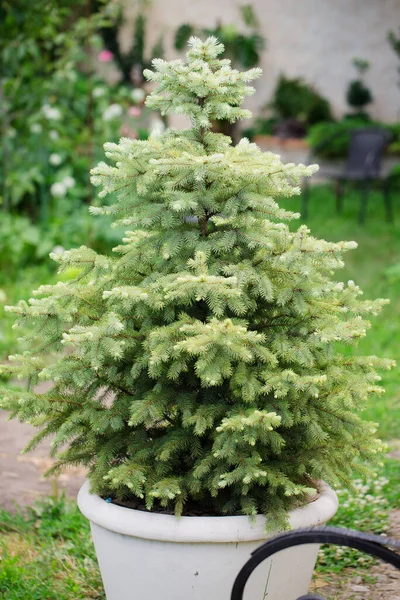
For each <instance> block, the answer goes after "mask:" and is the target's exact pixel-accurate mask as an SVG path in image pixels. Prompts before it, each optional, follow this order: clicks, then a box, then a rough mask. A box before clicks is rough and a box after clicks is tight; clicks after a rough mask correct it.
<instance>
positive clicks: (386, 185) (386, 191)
mask: <svg viewBox="0 0 400 600" xmlns="http://www.w3.org/2000/svg"><path fill="white" fill-rule="evenodd" d="M383 201H384V203H385V212H386V221H387V222H388V223H393V208H392V198H391V196H390V181H389V179H386V180H385V181H384V182H383Z"/></svg>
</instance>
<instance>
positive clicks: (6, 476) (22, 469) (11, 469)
mask: <svg viewBox="0 0 400 600" xmlns="http://www.w3.org/2000/svg"><path fill="white" fill-rule="evenodd" d="M33 433H34V429H33V427H32V426H30V425H26V424H24V423H19V422H18V421H16V420H13V421H7V413H6V412H5V411H0V506H2V507H3V508H5V509H7V510H12V509H13V507H14V504H15V502H16V503H17V504H19V505H21V506H24V505H27V504H32V502H33V501H34V500H35V499H37V498H40V497H41V496H48V495H49V494H51V493H53V492H54V486H55V483H54V479H53V481H52V480H48V479H42V475H43V473H44V472H45V471H46V469H48V468H49V467H50V466H51V464H52V460H51V459H50V458H49V451H50V441H48V440H46V441H44V442H42V443H41V444H40V446H39V447H38V448H36V449H35V450H34V451H32V452H30V453H29V454H26V455H23V454H21V450H22V449H23V448H24V447H25V446H26V444H27V443H28V442H29V440H30V439H31V437H32V434H33ZM84 479H85V473H84V470H83V469H81V468H73V469H68V471H67V472H66V473H65V474H63V475H60V476H59V477H58V480H57V481H58V484H57V486H58V489H59V490H60V489H62V490H65V491H66V493H67V495H68V496H76V494H77V492H78V490H79V487H80V486H81V485H82V483H83V481H84Z"/></svg>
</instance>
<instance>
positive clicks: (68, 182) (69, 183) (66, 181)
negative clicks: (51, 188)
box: [62, 175, 75, 189]
mask: <svg viewBox="0 0 400 600" xmlns="http://www.w3.org/2000/svg"><path fill="white" fill-rule="evenodd" d="M62 183H63V184H64V185H65V187H66V188H67V189H69V188H72V187H74V185H75V179H74V178H73V177H71V176H70V175H66V177H64V179H63V180H62Z"/></svg>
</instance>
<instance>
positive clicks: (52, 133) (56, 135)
mask: <svg viewBox="0 0 400 600" xmlns="http://www.w3.org/2000/svg"><path fill="white" fill-rule="evenodd" d="M59 137H60V135H59V133H58V131H56V130H55V129H52V130H51V131H49V138H50V139H51V140H53V142H54V141H55V140H58V138H59Z"/></svg>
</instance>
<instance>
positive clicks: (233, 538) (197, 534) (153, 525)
mask: <svg viewBox="0 0 400 600" xmlns="http://www.w3.org/2000/svg"><path fill="white" fill-rule="evenodd" d="M317 483H318V491H319V496H318V498H317V499H316V500H313V501H311V502H309V503H308V504H305V505H303V506H300V507H299V508H295V509H294V510H292V511H290V512H289V523H290V527H291V528H293V529H298V528H301V527H310V526H313V525H322V524H323V523H326V522H327V521H328V520H329V519H330V518H331V517H333V515H334V514H335V513H336V511H337V508H338V498H337V495H336V493H335V491H334V490H333V489H332V488H331V487H330V486H329V485H328V484H327V483H325V482H324V481H322V480H321V481H318V482H317ZM78 506H79V509H80V510H81V512H82V514H83V515H84V516H85V517H86V518H87V519H89V521H91V523H94V524H96V525H98V526H100V527H103V528H104V529H108V530H109V531H113V532H115V533H119V534H122V535H127V536H130V537H136V538H142V539H146V540H157V541H159V542H175V543H207V542H208V543H210V542H212V543H237V542H254V541H257V540H265V539H267V538H268V537H270V536H271V533H267V532H266V531H265V517H264V516H263V515H257V516H256V517H255V519H254V521H250V519H249V517H247V516H244V515H240V516H226V517H225V516H221V517H207V516H205V517H179V518H177V517H175V516H174V515H166V514H163V513H156V512H146V511H142V510H135V509H132V508H125V507H123V506H118V505H116V504H111V503H108V502H106V501H105V500H103V499H102V498H100V496H97V495H96V494H91V493H90V483H89V481H85V483H84V484H83V486H82V487H81V489H80V490H79V493H78Z"/></svg>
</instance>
